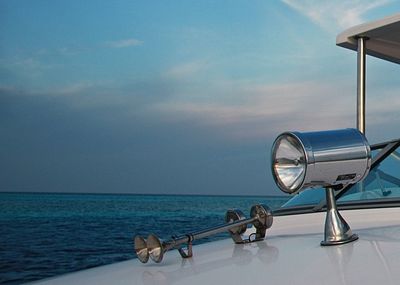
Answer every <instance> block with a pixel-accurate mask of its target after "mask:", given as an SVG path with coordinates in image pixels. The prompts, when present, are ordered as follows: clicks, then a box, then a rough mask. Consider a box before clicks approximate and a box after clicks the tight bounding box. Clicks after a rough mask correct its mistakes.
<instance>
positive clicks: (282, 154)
mask: <svg viewBox="0 0 400 285" xmlns="http://www.w3.org/2000/svg"><path fill="white" fill-rule="evenodd" d="M272 157H273V162H272V169H273V172H274V175H273V176H274V178H275V181H276V182H277V184H278V186H279V188H281V190H283V191H284V192H287V193H293V192H295V191H296V190H297V189H298V188H299V187H300V186H301V185H302V183H303V180H304V177H305V174H306V157H305V153H304V151H303V148H302V146H301V144H300V142H299V141H298V140H297V139H296V138H295V137H293V136H291V135H290V134H282V135H281V136H280V137H278V139H277V140H276V141H275V144H274V146H273V154H272Z"/></svg>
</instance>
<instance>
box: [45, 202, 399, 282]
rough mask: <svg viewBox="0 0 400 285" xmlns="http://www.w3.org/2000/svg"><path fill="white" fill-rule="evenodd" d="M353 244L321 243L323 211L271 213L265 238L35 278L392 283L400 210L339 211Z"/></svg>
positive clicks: (396, 264) (395, 276) (395, 271)
mask: <svg viewBox="0 0 400 285" xmlns="http://www.w3.org/2000/svg"><path fill="white" fill-rule="evenodd" d="M342 215H343V216H344V217H345V218H346V220H347V221H348V222H349V224H350V225H351V227H352V229H353V232H354V233H357V234H358V235H359V236H360V239H359V240H358V241H356V242H353V243H349V244H344V245H341V246H332V247H321V246H320V245H319V243H320V241H321V239H322V238H323V227H324V219H325V213H315V214H303V215H292V216H280V217H276V218H275V220H274V224H273V226H272V228H271V229H269V230H268V232H267V238H266V239H265V240H264V241H261V242H257V243H253V244H247V245H235V244H234V243H233V242H232V240H231V239H226V240H222V241H218V242H211V243H206V244H202V245H199V246H194V248H193V249H194V256H193V258H191V259H186V260H183V259H182V258H181V257H180V255H179V254H178V252H177V251H176V250H174V251H171V252H167V253H166V256H165V258H164V260H163V262H162V263H161V264H155V263H151V262H149V263H147V264H141V263H140V262H139V261H138V260H136V259H134V260H129V261H125V262H121V263H116V264H112V265H108V266H102V267H97V268H93V269H90V270H85V271H81V272H77V273H72V274H67V275H64V276H61V277H58V278H52V279H47V280H44V281H41V282H38V284H147V285H150V284H152V285H155V284H193V285H195V284H202V285H204V284H207V285H211V284H241V285H244V284H263V285H264V284H335V285H336V284H374V285H376V284H398V281H399V280H400V271H399V270H398V268H399V267H400V208H387V209H369V210H352V211H342Z"/></svg>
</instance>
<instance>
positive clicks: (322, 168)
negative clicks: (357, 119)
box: [271, 129, 371, 245]
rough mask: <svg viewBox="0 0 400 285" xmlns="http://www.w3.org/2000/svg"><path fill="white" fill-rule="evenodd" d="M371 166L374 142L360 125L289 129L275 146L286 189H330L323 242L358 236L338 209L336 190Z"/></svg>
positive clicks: (277, 174) (274, 160) (278, 174)
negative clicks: (299, 129) (333, 128)
mask: <svg viewBox="0 0 400 285" xmlns="http://www.w3.org/2000/svg"><path fill="white" fill-rule="evenodd" d="M370 167H371V149H370V146H369V144H368V141H367V139H366V138H365V136H364V135H363V134H362V133H361V132H360V131H358V130H356V129H342V130H331V131H321V132H308V133H300V132H285V133H282V134H281V135H279V136H278V137H277V139H276V140H275V142H274V144H273V146H272V154H271V168H272V174H273V177H274V180H275V182H276V184H277V185H278V187H279V188H280V189H281V190H282V191H283V192H286V193H289V194H292V193H297V192H300V191H302V190H304V189H306V188H313V187H324V188H325V189H326V200H327V217H326V221H325V240H324V241H322V242H321V245H335V244H342V243H346V242H350V241H353V240H356V239H357V238H358V237H357V235H353V234H352V232H351V229H350V227H349V226H348V224H347V223H346V221H345V220H344V219H343V218H342V217H341V216H340V214H339V212H338V211H337V207H336V200H335V196H334V192H333V191H334V190H339V189H342V188H343V187H345V186H346V185H348V184H354V183H357V182H358V181H361V180H362V179H364V178H365V177H366V176H367V175H368V172H369V169H370Z"/></svg>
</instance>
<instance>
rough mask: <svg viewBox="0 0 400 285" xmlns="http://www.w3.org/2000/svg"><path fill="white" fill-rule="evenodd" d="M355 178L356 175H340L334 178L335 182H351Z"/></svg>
mask: <svg viewBox="0 0 400 285" xmlns="http://www.w3.org/2000/svg"><path fill="white" fill-rule="evenodd" d="M355 177H356V173H351V174H342V175H339V176H338V177H337V178H336V181H343V180H352V179H354V178H355Z"/></svg>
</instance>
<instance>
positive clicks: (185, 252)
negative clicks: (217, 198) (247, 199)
mask: <svg viewBox="0 0 400 285" xmlns="http://www.w3.org/2000/svg"><path fill="white" fill-rule="evenodd" d="M250 216H251V217H250V218H248V219H246V218H245V216H244V215H243V213H242V212H241V211H240V210H228V211H227V212H226V215H225V221H226V224H223V225H220V226H216V227H211V228H208V229H205V230H201V231H198V232H195V233H189V234H186V235H182V236H173V237H172V238H171V239H170V240H168V241H164V242H163V241H161V240H160V239H159V238H158V237H157V236H156V235H154V234H150V235H149V236H148V238H147V240H145V239H144V238H143V237H141V236H136V237H135V238H134V247H135V252H136V254H137V257H138V259H139V260H140V262H142V263H146V262H147V261H148V260H149V258H151V259H152V260H153V261H154V262H156V263H159V262H161V261H162V259H163V257H164V254H165V253H166V252H167V251H168V250H171V249H178V251H179V253H180V255H181V256H182V258H188V257H191V256H192V255H193V251H192V243H193V241H194V240H198V239H201V238H205V237H208V236H211V235H214V234H217V233H221V232H225V231H228V232H229V234H230V235H231V237H232V239H233V241H234V242H235V243H239V244H240V243H249V242H255V241H260V240H263V239H264V237H265V235H266V230H267V229H268V228H270V227H271V226H272V222H273V216H272V211H271V209H270V208H269V207H268V206H266V205H263V204H257V205H254V206H253V207H252V208H251V210H250ZM249 224H253V225H254V227H255V229H256V231H255V233H253V234H251V235H250V236H249V237H248V238H247V239H243V237H242V234H243V233H244V232H245V231H246V229H247V225H249ZM184 244H186V249H184V248H183V247H182V245H184Z"/></svg>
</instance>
